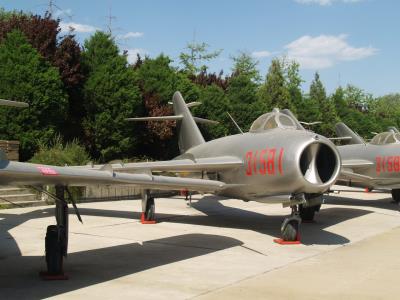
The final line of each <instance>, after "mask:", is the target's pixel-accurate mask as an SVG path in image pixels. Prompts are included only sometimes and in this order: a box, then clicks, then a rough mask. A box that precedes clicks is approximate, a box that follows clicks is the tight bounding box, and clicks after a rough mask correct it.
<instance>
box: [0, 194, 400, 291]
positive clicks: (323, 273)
mask: <svg viewBox="0 0 400 300" xmlns="http://www.w3.org/2000/svg"><path fill="white" fill-rule="evenodd" d="M195 199H197V200H194V203H193V208H189V207H187V206H186V204H185V201H184V200H183V199H181V198H169V199H157V200H156V213H157V217H158V220H159V223H158V224H156V225H142V224H140V223H139V221H138V219H139V215H140V202H139V201H116V202H101V203H85V204H81V205H79V207H80V209H81V213H82V216H83V221H84V224H83V225H82V224H80V223H79V222H78V221H77V219H76V217H75V216H74V215H71V216H70V221H71V226H70V244H69V253H70V254H69V256H68V259H67V261H66V263H65V270H66V273H67V274H68V275H69V276H70V280H68V281H59V282H45V281H42V280H41V279H40V278H39V277H38V276H37V274H38V271H39V270H41V269H44V268H45V261H44V257H43V255H44V235H45V229H46V226H47V225H50V224H53V223H54V216H53V213H54V208H53V207H35V208H20V209H11V210H2V211H0V295H1V297H4V299H14V298H18V299H25V298H26V299H41V298H46V297H55V298H62V299H80V298H83V297H84V298H94V297H96V299H115V298H116V297H125V298H127V297H130V298H136V299H191V298H200V299H201V298H206V299H218V298H220V299H243V298H245V297H251V298H252V299H261V298H262V299H268V298H269V299H321V298H328V299H333V298H335V299H338V298H340V299H346V298H350V299H354V298H359V299H396V298H397V297H398V295H399V285H396V282H398V276H399V274H400V272H399V271H400V270H399V268H400V259H399V258H398V256H399V255H398V251H399V250H398V249H399V248H400V214H399V212H398V206H397V205H395V204H393V203H390V198H389V195H388V194H383V193H368V194H366V193H355V192H345V193H341V194H340V195H338V196H334V197H329V198H328V199H327V204H325V205H324V206H323V209H322V210H321V211H320V213H318V215H317V217H316V223H314V224H302V241H303V244H302V245H295V246H280V245H277V244H275V243H273V239H274V238H276V237H277V236H279V228H280V224H281V222H282V220H283V218H284V216H285V214H288V209H283V208H281V207H280V206H279V205H271V206H269V205H264V204H260V203H252V202H251V203H245V202H242V201H238V200H224V199H219V198H216V197H213V196H208V195H206V196H204V197H202V196H200V195H197V196H196V197H195Z"/></svg>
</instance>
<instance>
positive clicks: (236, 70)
mask: <svg viewBox="0 0 400 300" xmlns="http://www.w3.org/2000/svg"><path fill="white" fill-rule="evenodd" d="M232 60H233V68H232V73H233V74H234V75H245V76H248V77H249V78H251V79H252V80H253V81H254V82H256V83H258V82H260V80H261V76H260V72H259V71H258V69H257V65H258V62H257V61H255V60H254V59H253V57H251V55H249V54H248V53H246V52H240V53H239V54H238V55H237V56H234V57H232Z"/></svg>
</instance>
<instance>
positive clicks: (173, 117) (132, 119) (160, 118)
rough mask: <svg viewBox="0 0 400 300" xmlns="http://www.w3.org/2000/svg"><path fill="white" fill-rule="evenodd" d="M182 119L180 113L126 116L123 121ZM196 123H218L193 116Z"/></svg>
mask: <svg viewBox="0 0 400 300" xmlns="http://www.w3.org/2000/svg"><path fill="white" fill-rule="evenodd" d="M182 119H183V116H182V115H177V116H160V117H141V118H126V119H125V121H134V122H135V121H139V122H140V121H180V120H182ZM193 119H194V120H195V122H196V123H201V124H213V125H215V124H219V122H218V121H213V120H208V119H203V118H199V117H193Z"/></svg>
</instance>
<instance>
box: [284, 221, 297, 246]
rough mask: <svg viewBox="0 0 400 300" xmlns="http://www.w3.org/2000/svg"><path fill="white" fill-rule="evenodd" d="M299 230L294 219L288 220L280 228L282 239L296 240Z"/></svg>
mask: <svg viewBox="0 0 400 300" xmlns="http://www.w3.org/2000/svg"><path fill="white" fill-rule="evenodd" d="M298 232H299V222H298V221H296V220H291V221H289V222H288V223H287V224H286V226H285V228H284V229H283V230H282V240H284V241H287V242H293V241H297V237H298Z"/></svg>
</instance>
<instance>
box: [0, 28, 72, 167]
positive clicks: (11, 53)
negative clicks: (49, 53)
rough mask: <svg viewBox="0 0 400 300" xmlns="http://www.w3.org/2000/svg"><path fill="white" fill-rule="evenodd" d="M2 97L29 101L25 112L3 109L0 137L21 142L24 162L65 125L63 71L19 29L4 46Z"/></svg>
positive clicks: (0, 52)
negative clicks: (41, 143)
mask: <svg viewBox="0 0 400 300" xmlns="http://www.w3.org/2000/svg"><path fill="white" fill-rule="evenodd" d="M0 66H1V67H0V82H1V84H0V95H1V98H6V99H13V100H18V101H25V102H28V103H29V104H30V107H29V108H27V109H23V110H17V109H15V108H14V109H10V108H1V111H0V136H1V138H2V139H17V140H19V141H20V143H21V144H20V158H21V160H27V159H29V158H30V157H31V156H32V155H33V154H34V152H35V151H36V149H37V146H38V143H39V142H44V143H46V142H48V141H49V140H50V139H51V138H52V137H53V136H54V134H55V133H57V132H59V131H60V129H61V127H62V126H63V124H64V122H65V117H66V110H67V105H68V103H67V99H66V95H65V93H64V91H63V84H62V81H61V79H60V75H59V72H58V70H57V69H56V68H54V67H52V66H50V64H49V63H48V62H46V61H45V60H44V59H43V58H42V57H41V56H40V54H39V53H38V51H37V50H35V49H34V48H33V47H32V46H31V45H30V44H29V43H28V41H27V39H26V37H25V36H24V35H23V34H22V33H21V32H20V31H18V30H14V31H11V32H10V33H8V34H7V35H6V37H5V39H3V41H2V43H1V44H0Z"/></svg>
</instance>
